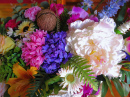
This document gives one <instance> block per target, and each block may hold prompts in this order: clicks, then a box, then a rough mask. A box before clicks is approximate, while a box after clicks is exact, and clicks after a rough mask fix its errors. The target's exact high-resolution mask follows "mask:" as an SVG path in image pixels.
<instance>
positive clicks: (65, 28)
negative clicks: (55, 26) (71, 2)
mask: <svg viewBox="0 0 130 97" xmlns="http://www.w3.org/2000/svg"><path fill="white" fill-rule="evenodd" d="M68 19H69V14H68V10H67V9H66V8H65V9H64V12H63V13H62V14H61V15H60V21H61V22H60V27H61V28H60V31H68V25H67V20H68Z"/></svg>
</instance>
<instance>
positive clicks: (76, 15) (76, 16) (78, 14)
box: [67, 6, 98, 23]
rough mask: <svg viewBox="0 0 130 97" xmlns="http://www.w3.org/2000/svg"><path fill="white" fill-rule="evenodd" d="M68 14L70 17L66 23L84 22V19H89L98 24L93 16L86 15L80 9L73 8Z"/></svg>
mask: <svg viewBox="0 0 130 97" xmlns="http://www.w3.org/2000/svg"><path fill="white" fill-rule="evenodd" d="M69 14H70V15H71V16H70V18H69V19H68V20H67V23H72V22H75V21H76V20H82V21H83V20H85V19H90V20H93V21H95V22H98V18H97V17H96V16H94V15H90V16H89V15H88V13H87V12H86V11H85V10H84V9H82V8H80V7H75V6H74V7H73V9H72V11H70V12H69Z"/></svg>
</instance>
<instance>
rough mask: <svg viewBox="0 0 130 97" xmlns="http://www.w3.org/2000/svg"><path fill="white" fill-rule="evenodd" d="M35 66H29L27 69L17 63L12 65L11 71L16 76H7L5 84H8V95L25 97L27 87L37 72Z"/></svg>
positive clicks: (29, 86)
mask: <svg viewBox="0 0 130 97" xmlns="http://www.w3.org/2000/svg"><path fill="white" fill-rule="evenodd" d="M36 70H37V68H36V67H31V68H30V69H28V70H27V71H26V70H25V69H24V68H23V67H21V66H20V65H19V64H18V63H16V64H14V65H13V73H14V74H15V75H16V76H17V78H9V80H8V82H7V84H9V85H10V88H9V89H8V93H9V95H10V97H19V96H20V97H25V96H26V95H27V89H28V88H31V81H32V80H33V79H34V78H35V77H34V75H35V74H37V71H36Z"/></svg>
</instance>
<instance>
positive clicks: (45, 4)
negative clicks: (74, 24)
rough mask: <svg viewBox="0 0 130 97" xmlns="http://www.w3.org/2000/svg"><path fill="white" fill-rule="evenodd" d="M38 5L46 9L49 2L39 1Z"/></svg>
mask: <svg viewBox="0 0 130 97" xmlns="http://www.w3.org/2000/svg"><path fill="white" fill-rule="evenodd" d="M40 5H41V6H42V7H44V8H45V9H47V8H48V7H49V3H48V2H47V1H43V2H41V3H40Z"/></svg>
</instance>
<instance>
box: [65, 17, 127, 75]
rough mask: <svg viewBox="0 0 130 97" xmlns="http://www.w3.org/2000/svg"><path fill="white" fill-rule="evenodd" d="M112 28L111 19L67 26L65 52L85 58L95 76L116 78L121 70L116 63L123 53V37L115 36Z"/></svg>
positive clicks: (112, 22) (79, 22)
mask: <svg viewBox="0 0 130 97" xmlns="http://www.w3.org/2000/svg"><path fill="white" fill-rule="evenodd" d="M114 28H115V23H114V21H113V19H110V18H107V17H105V18H103V19H101V20H100V22H99V23H98V22H94V21H92V20H90V19H86V20H84V21H81V20H77V21H75V22H73V23H71V24H70V26H69V31H68V37H67V39H66V40H67V46H66V50H67V51H70V52H71V53H72V54H74V55H79V56H82V57H83V58H86V59H87V60H88V61H89V62H88V63H87V64H91V67H90V69H91V70H92V71H93V72H94V73H95V75H101V74H104V75H106V76H110V77H118V76H119V72H120V68H121V66H120V65H118V63H119V62H120V61H121V60H122V58H124V57H125V53H124V52H122V51H121V50H123V48H124V46H123V45H124V41H123V37H122V35H118V34H116V33H115V32H114ZM87 64H86V65H87Z"/></svg>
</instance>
